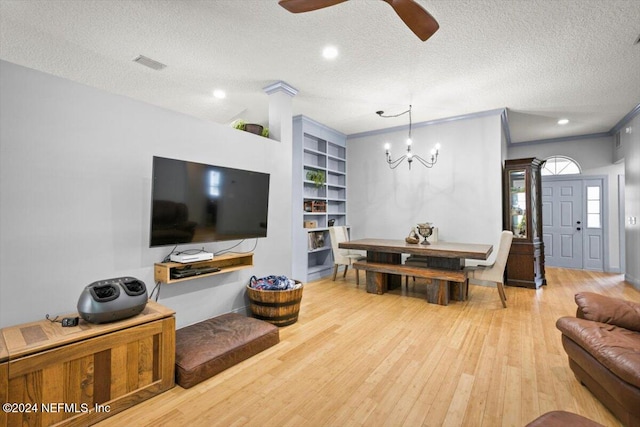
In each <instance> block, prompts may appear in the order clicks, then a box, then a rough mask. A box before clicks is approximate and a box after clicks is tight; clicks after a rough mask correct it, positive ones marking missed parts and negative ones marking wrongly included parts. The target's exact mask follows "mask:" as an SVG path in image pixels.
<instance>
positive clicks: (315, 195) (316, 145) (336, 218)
mask: <svg viewBox="0 0 640 427" xmlns="http://www.w3.org/2000/svg"><path fill="white" fill-rule="evenodd" d="M346 140H347V137H346V135H344V134H342V133H340V132H338V131H336V130H334V129H331V128H329V127H327V126H324V125H322V124H320V123H318V122H316V121H313V120H311V119H309V118H308V117H305V116H296V117H294V118H293V173H294V179H293V204H294V206H293V209H294V215H293V227H294V230H293V238H294V243H293V252H294V253H293V266H292V270H293V274H294V277H295V278H299V279H298V280H306V281H311V280H316V279H319V278H321V277H326V276H328V275H330V274H331V273H332V271H333V255H332V253H331V241H330V240H329V239H330V238H329V221H331V220H333V222H334V225H347V150H346ZM318 171H320V172H322V173H323V174H324V177H325V182H324V183H322V184H320V185H317V184H316V183H315V182H314V181H312V180H310V179H308V176H307V175H308V173H309V172H318ZM312 203H313V204H315V205H320V208H313V209H312V210H311V211H310V208H308V207H307V209H305V206H308V205H309V204H312ZM296 205H297V206H296ZM322 206H324V209H322ZM298 209H299V212H298V213H297V212H296V210H298ZM305 222H315V224H316V227H315V228H305V227H304V224H305ZM313 242H316V244H315V245H314V244H313Z"/></svg>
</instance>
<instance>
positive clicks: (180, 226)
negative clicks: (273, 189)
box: [149, 156, 269, 247]
mask: <svg viewBox="0 0 640 427" xmlns="http://www.w3.org/2000/svg"><path fill="white" fill-rule="evenodd" d="M151 191H152V197H151V236H150V244H149V246H150V247H155V246H169V245H178V244H186V243H206V242H214V241H220V240H237V239H247V238H254V237H266V236H267V214H268V207H269V174H268V173H261V172H252V171H247V170H241V169H232V168H226V167H222V166H213V165H207V164H203V163H195V162H188V161H184V160H176V159H167V158H164V157H156V156H154V157H153V180H152V190H151Z"/></svg>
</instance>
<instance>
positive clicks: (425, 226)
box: [418, 222, 433, 245]
mask: <svg viewBox="0 0 640 427" xmlns="http://www.w3.org/2000/svg"><path fill="white" fill-rule="evenodd" d="M418 234H420V235H421V236H422V237H424V240H423V241H422V244H423V245H430V243H429V242H428V241H427V238H428V237H429V236H431V235H432V234H433V225H432V224H431V223H429V222H425V223H422V224H418Z"/></svg>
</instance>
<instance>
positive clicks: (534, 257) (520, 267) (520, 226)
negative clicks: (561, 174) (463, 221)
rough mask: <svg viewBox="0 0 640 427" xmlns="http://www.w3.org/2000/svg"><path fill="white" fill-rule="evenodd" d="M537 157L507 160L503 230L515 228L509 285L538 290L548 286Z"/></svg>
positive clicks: (508, 278) (510, 256)
mask: <svg viewBox="0 0 640 427" xmlns="http://www.w3.org/2000/svg"><path fill="white" fill-rule="evenodd" d="M543 163H544V162H543V161H542V160H540V159H536V158H527V159H516V160H507V161H505V166H504V180H503V192H504V203H503V209H504V224H503V225H504V229H505V230H511V231H513V243H512V244H511V250H510V251H509V258H508V260H507V268H506V284H507V285H511V286H521V287H526V288H533V289H537V288H539V287H540V286H542V285H546V284H547V283H546V279H545V276H544V244H543V242H542V197H541V177H540V171H541V168H542V165H543Z"/></svg>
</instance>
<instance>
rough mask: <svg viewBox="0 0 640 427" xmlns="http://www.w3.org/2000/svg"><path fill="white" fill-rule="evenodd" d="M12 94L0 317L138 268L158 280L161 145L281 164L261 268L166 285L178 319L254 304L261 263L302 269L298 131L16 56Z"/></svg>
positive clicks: (0, 215) (55, 308)
mask: <svg viewBox="0 0 640 427" xmlns="http://www.w3.org/2000/svg"><path fill="white" fill-rule="evenodd" d="M0 93H2V97H1V98H0V111H1V114H0V237H1V240H0V241H1V243H0V327H2V326H8V325H11V324H17V323H21V322H27V321H33V320H39V319H42V318H44V316H45V314H47V313H49V314H52V315H56V314H63V313H70V312H74V311H75V310H76V303H77V300H78V297H79V296H80V293H81V291H82V289H83V288H84V287H85V286H86V285H88V284H90V283H92V282H94V281H96V280H100V279H107V278H113V277H120V276H125V275H131V276H134V277H137V278H139V279H141V280H143V281H144V282H145V283H146V285H147V287H148V290H149V291H151V289H152V288H153V286H154V282H153V264H154V262H159V261H161V260H162V259H163V258H164V256H165V255H166V254H167V253H168V251H169V250H170V249H171V248H154V249H150V248H149V220H150V202H151V166H152V164H151V159H152V156H154V155H158V156H163V157H172V158H178V159H185V160H192V161H197V162H202V163H210V164H216V165H221V166H228V167H234V168H240V169H248V170H255V171H259V172H266V173H270V174H271V185H270V188H271V192H270V200H269V229H268V237H267V238H264V239H259V240H258V246H257V248H256V250H255V255H254V263H255V265H254V268H253V269H247V270H242V271H239V272H235V273H229V274H221V275H218V276H213V277H209V278H202V279H196V280H192V281H190V282H184V283H180V284H172V285H163V286H162V292H161V295H160V299H159V302H160V303H162V304H164V305H166V306H169V307H171V308H173V309H174V310H176V316H177V325H178V327H181V326H184V325H187V324H191V323H194V322H196V321H199V320H203V319H205V318H208V317H211V316H213V315H216V314H220V313H225V312H229V311H243V309H244V307H245V306H246V305H247V301H246V300H245V291H244V286H245V285H246V283H247V281H248V279H249V277H250V276H251V275H253V274H255V275H257V276H264V275H267V274H286V275H290V273H291V263H290V256H282V255H281V254H283V253H284V254H290V251H291V247H290V245H291V220H290V218H291V214H290V206H291V184H290V182H291V170H290V169H289V168H290V164H291V161H290V159H291V144H290V142H289V143H284V142H283V143H281V142H277V141H273V140H269V139H266V138H262V137H259V136H256V135H253V134H249V133H245V132H241V131H237V130H234V129H231V128H230V127H227V126H223V125H220V124H215V123H210V122H206V121H202V120H199V119H195V118H193V117H189V116H186V115H183V114H179V113H176V112H172V111H168V110H164V109H161V108H157V107H154V106H151V105H148V104H145V103H142V102H138V101H134V100H131V99H128V98H125V97H121V96H116V95H112V94H108V93H105V92H101V91H99V90H96V89H93V88H90V87H86V86H83V85H79V84H76V83H73V82H71V81H68V80H64V79H60V78H58V77H54V76H51V75H47V74H44V73H41V72H38V71H34V70H31V69H28V68H24V67H21V66H18V65H15V64H11V63H8V62H5V61H0ZM265 96H267V95H265ZM290 133H291V132H290V131H289V134H290ZM239 153H241V154H239ZM254 242H255V240H251V241H247V242H245V243H243V244H242V245H241V246H240V247H239V248H238V249H239V250H245V251H246V250H251V249H252V247H253V243H254ZM234 243H237V242H218V243H215V244H207V245H205V249H207V250H209V251H212V252H213V251H218V250H220V249H223V248H226V247H229V246H231V245H232V244H234ZM201 246H202V245H199V246H197V247H201ZM187 247H188V246H186V247H182V246H181V248H187Z"/></svg>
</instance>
